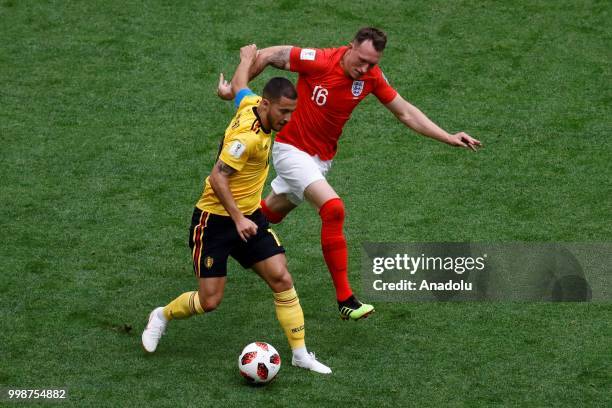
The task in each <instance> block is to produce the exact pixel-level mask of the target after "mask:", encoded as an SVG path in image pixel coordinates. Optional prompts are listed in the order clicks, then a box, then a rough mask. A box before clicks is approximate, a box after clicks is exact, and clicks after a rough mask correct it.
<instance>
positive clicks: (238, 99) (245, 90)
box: [234, 88, 257, 109]
mask: <svg viewBox="0 0 612 408" xmlns="http://www.w3.org/2000/svg"><path fill="white" fill-rule="evenodd" d="M247 96H248V97H252V96H255V97H257V95H255V93H254V92H253V91H251V90H250V89H249V88H243V89H241V90H239V91H238V93H237V94H236V97H235V98H234V106H235V107H236V108H237V109H239V108H240V104H241V103H242V101H243V100H245V99H248V98H247Z"/></svg>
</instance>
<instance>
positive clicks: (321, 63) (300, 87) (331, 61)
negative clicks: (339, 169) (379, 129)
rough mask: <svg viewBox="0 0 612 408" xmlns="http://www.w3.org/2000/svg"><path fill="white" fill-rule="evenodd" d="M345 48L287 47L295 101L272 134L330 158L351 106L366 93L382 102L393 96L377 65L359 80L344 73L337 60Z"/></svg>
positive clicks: (321, 156)
mask: <svg viewBox="0 0 612 408" xmlns="http://www.w3.org/2000/svg"><path fill="white" fill-rule="evenodd" d="M347 49H348V47H340V48H325V49H314V48H299V47H293V48H292V49H291V56H290V58H289V64H290V69H291V71H294V72H298V73H299V76H298V82H297V92H298V103H297V108H296V110H295V112H293V114H292V116H291V120H290V121H289V123H287V124H286V125H285V126H284V127H283V129H282V130H281V131H280V132H279V133H278V135H277V136H276V140H277V141H279V142H281V143H287V144H290V145H293V146H295V147H297V148H298V149H300V150H302V151H304V152H306V153H308V154H310V155H311V156H314V155H318V156H319V158H320V159H321V160H331V159H332V158H333V157H334V156H335V155H336V151H337V150H338V139H339V138H340V135H341V134H342V128H343V127H344V124H345V123H346V121H347V120H348V119H349V118H350V117H351V113H352V112H353V109H355V107H356V106H357V105H358V104H359V102H361V100H362V99H363V98H365V97H366V96H367V95H368V94H369V93H373V94H374V95H376V97H377V98H378V99H379V100H380V102H382V103H383V104H387V103H389V102H391V101H392V100H393V98H395V96H396V95H397V91H396V90H395V89H393V88H392V87H391V86H390V85H389V84H388V83H387V80H386V78H385V77H384V75H383V73H382V71H381V69H380V67H379V66H378V65H376V66H374V68H372V69H370V70H369V71H368V72H367V73H365V74H364V75H363V76H362V77H361V78H360V79H359V80H353V79H352V78H350V77H348V76H346V74H345V73H344V71H343V70H342V67H341V66H340V59H341V58H342V56H343V55H344V53H345V52H346V50H347Z"/></svg>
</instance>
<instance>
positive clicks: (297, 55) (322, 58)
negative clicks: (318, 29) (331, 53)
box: [289, 47, 328, 74]
mask: <svg viewBox="0 0 612 408" xmlns="http://www.w3.org/2000/svg"><path fill="white" fill-rule="evenodd" d="M327 63H328V58H327V53H326V52H325V50H323V49H319V48H300V47H292V48H291V52H290V54H289V70H291V71H293V72H299V73H300V74H313V73H317V72H321V71H323V70H324V69H325V68H326V67H327Z"/></svg>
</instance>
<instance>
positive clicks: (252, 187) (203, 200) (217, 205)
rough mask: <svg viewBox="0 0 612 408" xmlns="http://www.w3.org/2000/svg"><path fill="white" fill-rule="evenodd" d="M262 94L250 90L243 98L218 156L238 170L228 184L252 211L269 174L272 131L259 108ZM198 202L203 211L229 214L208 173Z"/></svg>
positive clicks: (240, 205)
mask: <svg viewBox="0 0 612 408" xmlns="http://www.w3.org/2000/svg"><path fill="white" fill-rule="evenodd" d="M260 101H261V97H259V96H258V95H255V94H254V93H249V94H247V96H244V97H243V98H242V100H240V105H239V106H238V111H237V112H236V115H235V116H234V118H233V119H232V121H231V122H230V124H229V126H228V127H227V129H226V130H225V136H224V137H223V141H222V142H221V146H220V147H219V155H218V158H219V159H221V160H222V161H223V162H224V163H225V164H227V165H228V166H231V167H232V168H233V169H235V170H236V172H235V173H234V174H232V175H231V176H230V177H229V188H230V191H231V192H232V196H233V197H234V200H235V201H236V205H237V206H238V208H239V209H240V211H241V212H242V213H243V214H245V215H249V214H252V213H253V212H255V211H256V210H257V209H258V208H259V203H260V201H261V194H262V192H263V186H264V183H265V182H266V179H267V177H268V170H269V160H270V159H269V158H270V147H271V146H272V132H271V131H270V130H266V129H264V128H263V127H262V126H261V120H260V118H259V116H258V115H257V111H256V108H257V106H258V105H259V102H260ZM196 206H197V207H198V208H199V209H201V210H202V211H207V212H209V213H212V214H217V215H229V214H228V212H227V211H226V210H225V207H223V204H221V201H219V198H218V197H217V195H216V194H215V192H214V191H213V189H212V187H211V186H210V181H209V177H207V178H206V181H205V183H204V192H203V193H202V196H201V197H200V199H199V200H198V203H197V204H196Z"/></svg>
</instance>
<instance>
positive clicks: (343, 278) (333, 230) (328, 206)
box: [304, 180, 353, 302]
mask: <svg viewBox="0 0 612 408" xmlns="http://www.w3.org/2000/svg"><path fill="white" fill-rule="evenodd" d="M304 197H306V199H307V200H308V201H309V202H310V203H311V204H312V205H313V206H315V208H317V209H318V210H319V216H320V217H321V249H322V250H323V258H324V259H325V263H326V265H327V269H328V270H329V273H330V274H331V278H332V281H333V283H334V288H335V290H336V299H337V300H338V301H339V302H344V301H346V300H347V299H349V298H350V297H351V296H352V295H353V291H352V289H351V285H350V284H349V281H348V248H347V245H346V238H345V236H344V231H343V228H344V218H345V212H344V203H343V202H342V199H340V197H338V194H336V192H335V191H334V189H333V188H332V187H331V186H330V185H329V183H328V182H327V181H326V180H319V181H316V182H314V183H312V184H311V185H310V186H308V188H307V189H306V191H305V192H304Z"/></svg>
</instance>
